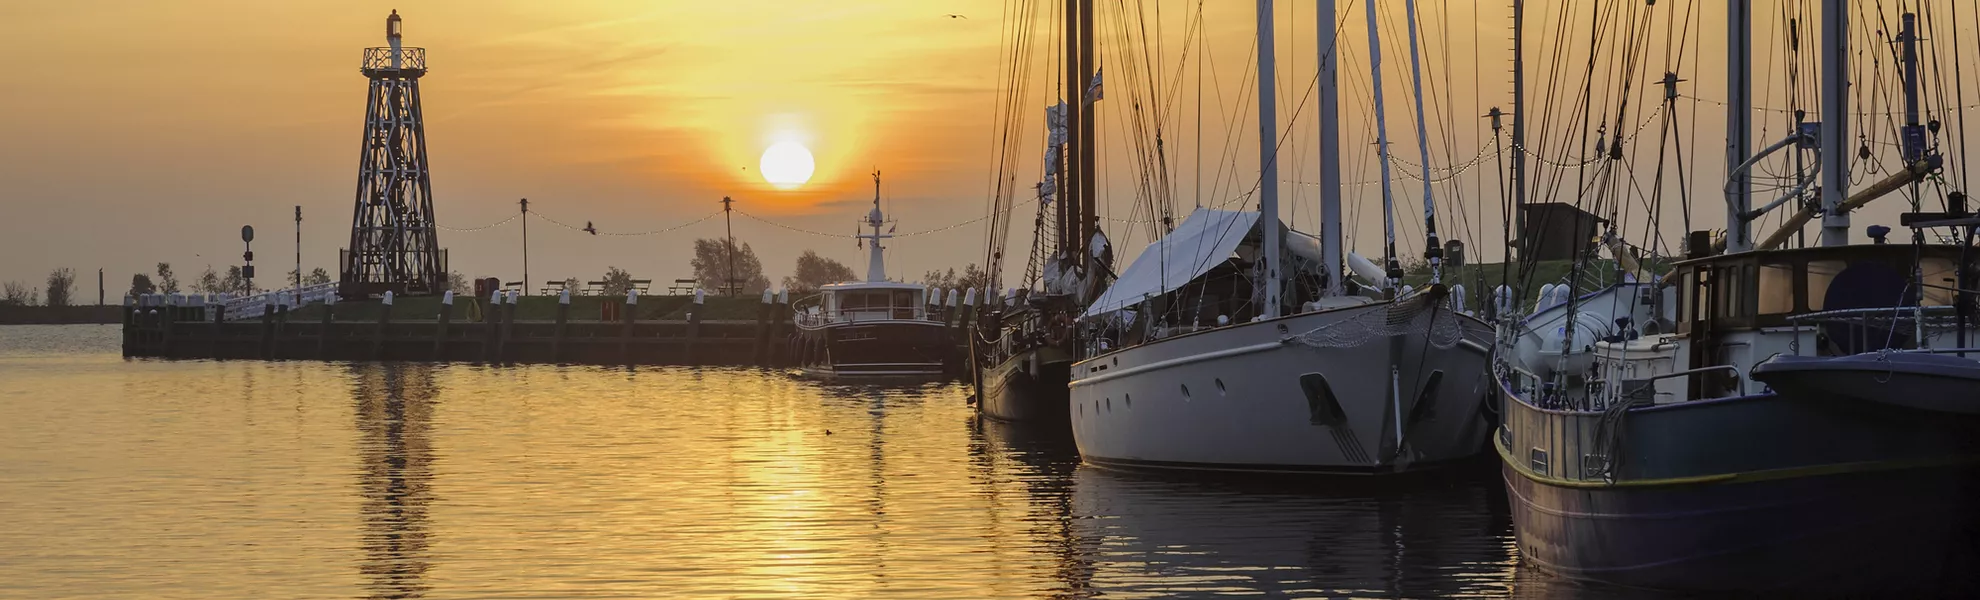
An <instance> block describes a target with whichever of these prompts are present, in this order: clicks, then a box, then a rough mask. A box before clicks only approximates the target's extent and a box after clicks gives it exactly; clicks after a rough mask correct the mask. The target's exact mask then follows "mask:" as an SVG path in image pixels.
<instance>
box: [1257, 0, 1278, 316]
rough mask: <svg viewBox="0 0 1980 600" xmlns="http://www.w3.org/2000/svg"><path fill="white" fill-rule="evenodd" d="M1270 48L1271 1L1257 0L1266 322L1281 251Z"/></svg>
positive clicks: (1274, 307) (1274, 308) (1274, 299)
mask: <svg viewBox="0 0 1980 600" xmlns="http://www.w3.org/2000/svg"><path fill="white" fill-rule="evenodd" d="M1272 48H1273V41H1272V0H1258V170H1259V173H1258V226H1259V227H1261V228H1264V230H1265V251H1264V252H1261V253H1259V257H1258V260H1259V262H1261V263H1263V264H1264V265H1265V311H1264V314H1265V318H1267V319H1272V318H1277V317H1278V316H1279V259H1280V256H1281V255H1282V254H1283V248H1284V241H1283V240H1280V239H1279V159H1278V148H1277V147H1276V145H1277V142H1278V141H1279V124H1278V113H1277V112H1276V111H1277V110H1278V108H1277V107H1276V106H1274V105H1273V100H1274V99H1275V98H1276V93H1277V92H1275V91H1273V81H1272V80H1273V75H1274V74H1276V73H1278V71H1277V70H1276V67H1275V66H1274V65H1273V62H1274V61H1273V56H1272Z"/></svg>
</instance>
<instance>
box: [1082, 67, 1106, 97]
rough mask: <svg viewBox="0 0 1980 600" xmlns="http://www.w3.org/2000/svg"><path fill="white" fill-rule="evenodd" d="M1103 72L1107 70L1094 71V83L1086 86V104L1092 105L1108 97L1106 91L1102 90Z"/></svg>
mask: <svg viewBox="0 0 1980 600" xmlns="http://www.w3.org/2000/svg"><path fill="white" fill-rule="evenodd" d="M1103 71H1106V69H1105V68H1101V69H1095V70H1094V71H1093V81H1092V82H1091V83H1088V84H1086V100H1085V103H1086V104H1092V103H1093V101H1094V100H1099V99H1102V98H1106V97H1107V94H1106V93H1105V90H1102V89H1101V88H1100V73H1101V72H1103Z"/></svg>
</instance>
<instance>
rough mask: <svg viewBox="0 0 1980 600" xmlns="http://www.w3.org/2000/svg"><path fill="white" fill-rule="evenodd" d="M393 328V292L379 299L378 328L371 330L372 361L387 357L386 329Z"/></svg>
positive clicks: (389, 291) (386, 292)
mask: <svg viewBox="0 0 1980 600" xmlns="http://www.w3.org/2000/svg"><path fill="white" fill-rule="evenodd" d="M391 326H392V291H391V290H385V295H384V296H381V297H379V299H378V328H377V329H373V330H371V360H378V359H379V358H380V357H383V356H384V355H385V329H386V328H388V327H391Z"/></svg>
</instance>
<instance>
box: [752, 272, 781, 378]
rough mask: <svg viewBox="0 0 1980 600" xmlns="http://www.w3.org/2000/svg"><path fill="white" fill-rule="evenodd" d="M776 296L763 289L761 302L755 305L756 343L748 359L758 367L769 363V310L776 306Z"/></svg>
mask: <svg viewBox="0 0 1980 600" xmlns="http://www.w3.org/2000/svg"><path fill="white" fill-rule="evenodd" d="M776 298H777V296H776V295H775V294H772V293H770V290H767V289H766V290H763V302H762V303H761V304H758V305H757V306H756V344H755V348H754V350H755V351H754V352H753V353H752V354H751V356H750V361H751V362H754V363H756V366H759V367H764V366H769V364H770V311H771V310H773V309H775V308H776V306H777V305H776V303H775V302H776Z"/></svg>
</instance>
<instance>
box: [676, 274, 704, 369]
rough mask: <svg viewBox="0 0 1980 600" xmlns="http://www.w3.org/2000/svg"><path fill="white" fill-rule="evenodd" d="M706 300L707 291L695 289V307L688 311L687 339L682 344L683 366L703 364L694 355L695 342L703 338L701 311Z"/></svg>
mask: <svg viewBox="0 0 1980 600" xmlns="http://www.w3.org/2000/svg"><path fill="white" fill-rule="evenodd" d="M706 300H707V290H703V289H701V288H695V290H694V306H693V307H692V308H689V309H688V319H687V321H688V323H687V339H686V340H685V341H683V342H681V363H682V364H687V365H698V364H701V361H700V360H699V358H700V357H697V356H695V355H694V342H695V340H696V339H699V338H700V337H701V309H702V306H703V305H702V303H703V302H704V301H706Z"/></svg>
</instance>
